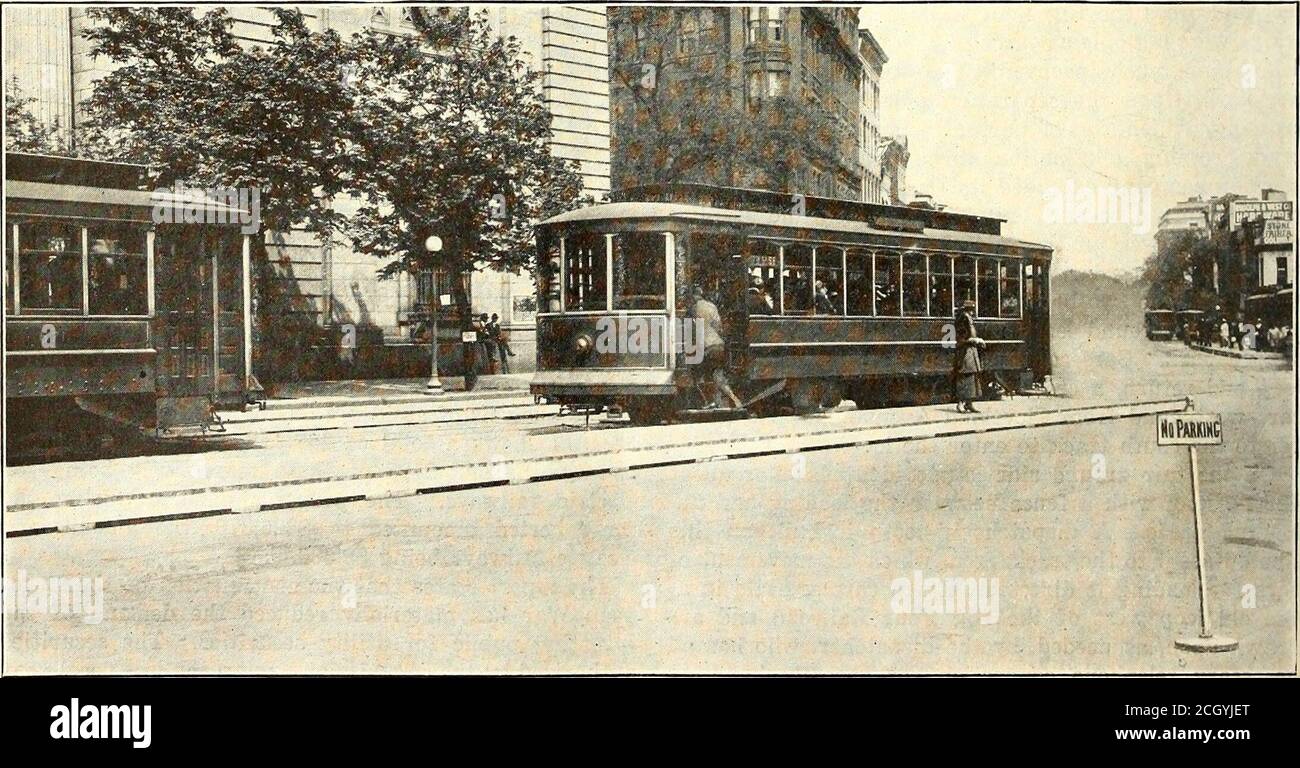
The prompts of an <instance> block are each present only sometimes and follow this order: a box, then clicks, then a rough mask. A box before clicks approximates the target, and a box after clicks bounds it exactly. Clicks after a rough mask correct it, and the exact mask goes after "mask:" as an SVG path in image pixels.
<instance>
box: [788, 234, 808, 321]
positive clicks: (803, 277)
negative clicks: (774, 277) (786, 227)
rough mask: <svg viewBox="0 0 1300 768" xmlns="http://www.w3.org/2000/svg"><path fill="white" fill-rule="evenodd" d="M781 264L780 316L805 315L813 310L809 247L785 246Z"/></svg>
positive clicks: (793, 244) (794, 244)
mask: <svg viewBox="0 0 1300 768" xmlns="http://www.w3.org/2000/svg"><path fill="white" fill-rule="evenodd" d="M783 253H784V260H783V261H782V264H781V314H783V315H807V314H810V313H811V312H812V308H813V282H812V262H813V249H812V247H811V246H807V245H801V244H799V243H791V244H789V245H787V246H785V249H784V251H783Z"/></svg>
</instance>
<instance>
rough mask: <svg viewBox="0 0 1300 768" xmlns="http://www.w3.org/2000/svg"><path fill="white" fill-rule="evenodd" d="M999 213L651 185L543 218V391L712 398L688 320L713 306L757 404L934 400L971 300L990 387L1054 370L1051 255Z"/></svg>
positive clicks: (695, 402) (600, 401)
mask: <svg viewBox="0 0 1300 768" xmlns="http://www.w3.org/2000/svg"><path fill="white" fill-rule="evenodd" d="M1002 223H1003V222H1002V220H1000V219H995V218H990V217H984V216H972V215H966V214H959V213H953V212H949V211H940V210H934V209H924V208H914V207H901V206H886V205H876V204H868V203H857V202H851V201H843V200H833V199H827V198H813V197H793V198H792V197H791V196H790V195H786V194H780V193H774V192H766V191H759V190H739V189H730V188H719V187H710V186H704V185H690V184H680V185H656V186H649V187H640V188H635V189H630V190H626V191H623V192H620V193H616V195H615V196H614V197H613V200H612V202H610V203H606V204H601V205H596V206H592V207H588V208H584V209H580V210H575V211H571V212H568V213H564V214H561V215H559V216H556V217H553V218H551V219H549V220H547V221H545V222H542V223H541V224H540V225H539V226H538V230H537V241H538V249H539V255H538V264H537V275H538V290H539V296H538V299H539V306H538V309H539V313H538V320H537V338H538V360H537V368H538V372H537V373H536V375H535V376H534V378H533V380H532V384H531V389H532V392H533V393H534V394H535V395H537V396H538V397H540V398H542V399H544V400H546V401H548V402H554V403H560V404H564V405H568V406H571V407H573V408H575V409H578V408H584V409H591V410H594V409H600V408H606V407H615V408H622V409H625V410H626V411H627V412H628V413H629V415H630V416H631V417H632V419H633V421H636V422H642V423H658V422H660V421H662V420H664V419H670V418H672V417H673V416H674V415H676V414H679V413H681V412H683V411H688V410H693V409H700V408H703V407H705V406H706V402H707V398H706V397H705V395H706V392H705V390H706V389H707V388H708V384H707V382H701V381H700V377H698V376H696V375H695V373H694V371H693V370H692V368H693V366H692V364H691V363H692V362H694V360H693V359H692V354H691V353H692V348H691V343H690V341H691V338H690V337H691V336H692V335H693V334H694V332H695V329H693V328H692V326H691V325H690V322H689V321H688V320H686V315H687V312H688V308H689V307H690V304H691V292H692V289H694V288H696V287H699V288H701V289H702V290H703V292H704V294H705V295H706V296H707V297H709V298H710V300H711V301H713V302H714V303H715V304H716V306H717V307H718V309H719V314H720V315H721V317H722V321H723V329H724V330H723V334H722V335H723V337H724V341H725V346H726V371H727V374H728V377H729V379H730V382H731V385H732V388H733V389H734V390H735V391H736V393H737V395H738V396H739V397H740V399H741V400H742V401H743V403H744V407H745V409H747V410H748V411H749V412H751V413H754V414H756V415H764V414H769V413H775V412H784V411H787V410H790V409H792V410H795V411H806V410H810V409H815V408H818V407H830V406H834V405H836V404H838V403H839V402H840V401H841V399H843V398H849V399H852V400H853V401H854V402H855V403H856V404H857V405H858V407H862V408H865V407H874V406H880V405H895V404H918V403H924V402H936V401H941V400H945V399H947V398H948V396H949V392H950V386H951V370H952V364H953V357H954V349H955V345H956V338H955V323H954V314H955V311H956V310H957V309H959V308H960V307H961V306H962V304H963V303H964V302H966V301H968V300H969V301H973V302H974V304H975V322H976V324H977V329H978V332H979V336H980V337H981V338H983V339H984V340H985V341H986V344H987V346H986V349H985V351H984V352H983V353H982V358H983V368H984V373H983V376H984V379H985V383H986V384H987V385H988V386H989V387H990V388H992V389H993V390H995V391H996V390H998V389H1003V390H1006V391H1017V390H1022V391H1023V390H1028V389H1033V388H1036V386H1037V385H1039V384H1041V383H1042V382H1044V380H1045V379H1046V378H1047V377H1048V376H1049V375H1050V374H1051V365H1052V364H1051V346H1050V301H1049V293H1050V291H1049V287H1050V286H1049V280H1050V268H1051V260H1052V250H1051V248H1050V247H1048V246H1046V245H1041V244H1037V243H1031V242H1026V241H1022V240H1016V239H1012V238H1009V237H1006V236H1004V235H1002V233H1001V226H1002Z"/></svg>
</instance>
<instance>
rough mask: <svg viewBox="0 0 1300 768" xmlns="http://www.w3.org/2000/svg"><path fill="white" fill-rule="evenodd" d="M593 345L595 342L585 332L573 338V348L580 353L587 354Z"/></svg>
mask: <svg viewBox="0 0 1300 768" xmlns="http://www.w3.org/2000/svg"><path fill="white" fill-rule="evenodd" d="M594 346H596V342H595V341H594V340H592V338H591V337H590V336H588V335H587V334H585V333H584V334H580V335H579V336H578V338H576V339H574V340H573V348H574V349H575V350H577V352H578V354H580V355H585V354H587V353H588V352H590V351H591V349H592V347H594Z"/></svg>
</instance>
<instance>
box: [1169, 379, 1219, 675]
mask: <svg viewBox="0 0 1300 768" xmlns="http://www.w3.org/2000/svg"><path fill="white" fill-rule="evenodd" d="M1156 445H1185V446H1187V460H1188V463H1189V464H1190V465H1191V472H1192V519H1193V521H1194V522H1195V525H1196V577H1197V585H1198V587H1199V592H1200V597H1201V634H1200V635H1198V636H1197V637H1186V638H1179V639H1178V640H1175V641H1174V646H1175V647H1177V648H1180V649H1182V650H1184V651H1196V652H1198V653H1208V652H1217V651H1235V650H1237V641H1236V640H1233V639H1232V638H1230V637H1220V636H1215V634H1214V632H1213V631H1212V630H1211V629H1210V602H1209V595H1208V594H1207V593H1206V581H1207V579H1206V577H1205V544H1204V540H1203V539H1204V532H1203V531H1202V527H1201V481H1200V477H1199V474H1198V472H1197V463H1196V446H1198V445H1223V419H1221V418H1220V417H1219V414H1217V413H1195V412H1193V411H1192V400H1191V398H1188V399H1187V410H1186V411H1184V412H1182V413H1161V414H1158V415H1157V416H1156Z"/></svg>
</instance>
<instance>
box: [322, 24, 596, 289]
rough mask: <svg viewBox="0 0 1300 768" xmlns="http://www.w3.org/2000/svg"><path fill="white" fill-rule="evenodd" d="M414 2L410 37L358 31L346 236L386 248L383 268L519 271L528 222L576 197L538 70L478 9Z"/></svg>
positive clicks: (388, 271)
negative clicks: (434, 242) (351, 205)
mask: <svg viewBox="0 0 1300 768" xmlns="http://www.w3.org/2000/svg"><path fill="white" fill-rule="evenodd" d="M412 14H413V20H414V21H415V24H416V28H417V29H418V31H419V34H418V36H417V37H412V38H407V37H401V36H394V35H387V34H383V33H380V32H375V31H369V32H367V33H364V34H363V35H362V36H361V37H359V39H358V40H357V43H356V47H355V51H354V64H355V67H356V71H355V73H354V75H355V79H356V81H357V82H359V83H364V86H363V87H358V88H357V89H356V91H355V93H354V94H353V101H354V107H353V109H352V111H351V113H350V117H349V120H348V129H349V131H350V134H349V141H350V150H351V151H350V152H349V154H348V169H349V174H350V188H351V189H352V190H353V191H354V192H355V193H356V194H357V195H358V196H359V197H360V198H361V199H362V200H363V204H362V206H361V207H360V208H359V210H358V211H357V212H356V214H355V215H354V216H353V217H352V218H351V220H350V222H349V232H350V234H351V237H352V243H353V247H354V248H355V250H357V251H359V252H362V253H369V254H374V255H375V256H378V257H380V258H381V259H383V260H384V262H385V263H384V265H383V267H382V268H381V274H382V275H384V276H391V275H395V274H399V273H401V272H415V271H419V270H424V269H438V270H442V271H445V272H447V273H450V274H460V273H463V272H467V271H470V270H475V269H486V268H490V269H495V270H498V271H507V272H514V273H516V274H517V273H519V271H520V270H521V269H523V268H524V267H529V266H532V263H533V258H534V249H533V230H532V227H533V224H535V223H536V222H537V221H538V220H540V219H544V218H546V217H548V216H551V215H554V214H556V213H560V212H562V211H564V210H568V209H571V208H574V207H577V206H578V205H580V204H582V203H583V202H584V200H583V199H582V198H581V189H582V181H581V177H580V176H579V175H578V174H577V172H576V170H575V169H574V168H573V167H572V165H571V164H568V163H566V162H563V161H561V160H559V159H557V158H555V157H553V156H552V155H551V153H550V143H549V140H550V137H551V127H550V123H551V119H550V114H549V112H548V111H547V110H546V107H545V105H544V104H543V101H542V97H541V90H540V87H539V85H540V78H541V75H540V73H538V72H535V71H532V70H529V69H528V68H527V67H526V66H525V65H524V63H523V61H522V59H521V57H520V45H519V42H518V40H516V39H515V38H513V37H509V38H502V37H500V36H499V35H497V34H496V33H495V31H494V30H493V29H492V27H491V25H490V24H489V21H488V15H487V14H486V13H478V14H470V13H468V12H437V13H428V12H425V11H423V10H421V9H419V8H415V7H412ZM430 235H436V236H438V237H439V238H441V240H442V242H443V247H442V250H441V251H440V252H437V253H431V252H430V251H429V250H428V249H427V248H426V247H425V241H426V239H427V238H428V237H429V236H430ZM458 301H460V302H463V301H464V296H463V295H458ZM464 309H468V307H464Z"/></svg>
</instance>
